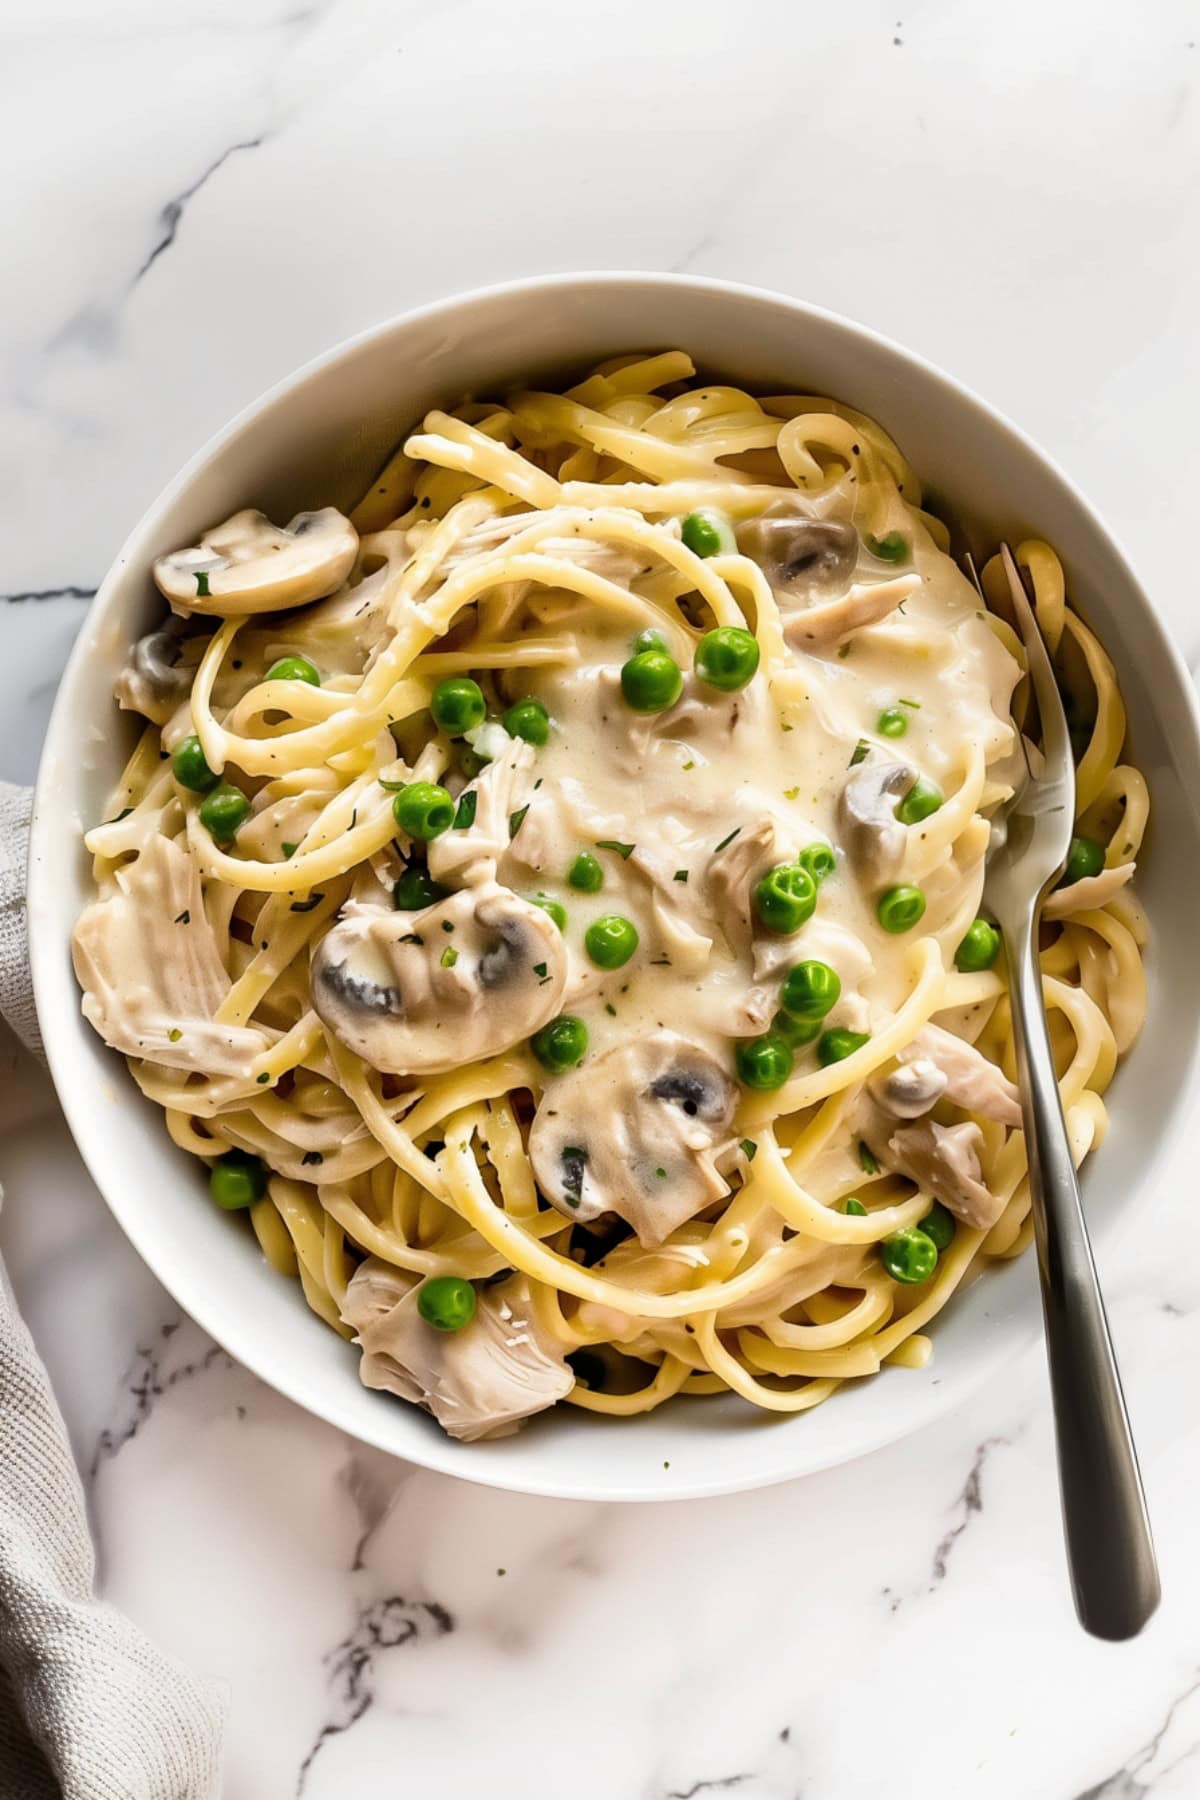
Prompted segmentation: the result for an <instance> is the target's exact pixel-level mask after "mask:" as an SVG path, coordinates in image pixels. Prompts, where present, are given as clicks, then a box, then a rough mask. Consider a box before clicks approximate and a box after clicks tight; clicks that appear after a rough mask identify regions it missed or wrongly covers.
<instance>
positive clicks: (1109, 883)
mask: <svg viewBox="0 0 1200 1800" xmlns="http://www.w3.org/2000/svg"><path fill="white" fill-rule="evenodd" d="M1135 866H1136V865H1135V864H1134V863H1131V862H1127V863H1117V864H1116V865H1115V866H1114V867H1113V868H1111V869H1101V871H1100V873H1099V874H1098V875H1084V876H1082V877H1081V878H1080V879H1079V880H1078V881H1073V882H1071V883H1070V885H1069V886H1068V887H1062V888H1056V889H1055V891H1054V892H1053V893H1052V894H1051V895H1050V897H1049V899H1048V900H1047V901H1046V904H1045V905H1044V906H1043V908H1042V917H1043V918H1044V919H1065V918H1067V917H1068V916H1069V915H1070V914H1071V913H1077V912H1086V911H1087V910H1088V909H1089V908H1090V907H1096V906H1107V904H1108V902H1109V901H1110V900H1112V899H1113V898H1114V897H1115V896H1116V895H1117V894H1119V893H1120V891H1121V889H1122V888H1123V887H1124V886H1125V883H1126V882H1127V881H1129V880H1130V879H1131V877H1132V875H1133V871H1134V868H1135Z"/></svg>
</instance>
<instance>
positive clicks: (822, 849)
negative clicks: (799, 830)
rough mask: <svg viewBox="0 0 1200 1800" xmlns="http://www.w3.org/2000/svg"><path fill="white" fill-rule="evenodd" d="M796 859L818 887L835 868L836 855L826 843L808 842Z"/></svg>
mask: <svg viewBox="0 0 1200 1800" xmlns="http://www.w3.org/2000/svg"><path fill="white" fill-rule="evenodd" d="M796 861H797V862H798V863H799V864H800V867H801V868H802V869H807V870H808V872H809V874H810V875H811V876H812V878H813V880H814V881H815V882H816V883H817V885H818V887H819V886H820V884H821V883H822V882H823V881H828V879H829V877H830V876H831V875H832V874H833V871H834V870H835V869H836V868H837V857H836V856H835V855H834V854H833V851H832V850H831V849H830V848H829V845H828V844H809V845H808V846H807V848H805V849H803V850H802V851H801V852H800V854H799V856H798V857H797V858H796Z"/></svg>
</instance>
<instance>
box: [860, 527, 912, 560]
mask: <svg viewBox="0 0 1200 1800" xmlns="http://www.w3.org/2000/svg"><path fill="white" fill-rule="evenodd" d="M863 543H864V544H865V545H866V546H867V549H868V550H869V551H870V552H871V555H872V556H877V557H878V558H879V560H880V562H889V563H902V562H907V561H908V554H909V552H908V539H907V538H906V537H905V536H904V535H903V534H902V533H901V532H899V531H889V532H886V533H885V534H884V536H883V537H880V538H877V537H872V536H871V533H870V532H869V531H868V532H866V533H865V534H864V536H863Z"/></svg>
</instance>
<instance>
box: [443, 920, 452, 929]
mask: <svg viewBox="0 0 1200 1800" xmlns="http://www.w3.org/2000/svg"><path fill="white" fill-rule="evenodd" d="M442 930H443V931H453V930H454V925H453V923H452V922H451V920H449V919H443V920H442Z"/></svg>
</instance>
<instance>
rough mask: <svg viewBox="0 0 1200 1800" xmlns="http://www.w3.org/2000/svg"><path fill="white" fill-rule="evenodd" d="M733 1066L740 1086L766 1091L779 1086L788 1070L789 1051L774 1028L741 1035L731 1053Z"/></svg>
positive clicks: (790, 1063) (789, 1072)
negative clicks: (747, 1036)
mask: <svg viewBox="0 0 1200 1800" xmlns="http://www.w3.org/2000/svg"><path fill="white" fill-rule="evenodd" d="M733 1066H734V1069H735V1070H736V1072H737V1078H738V1080H739V1081H740V1082H741V1084H742V1086H743V1087H748V1088H756V1089H757V1090H758V1091H759V1092H760V1093H770V1092H771V1091H772V1090H773V1089H774V1088H780V1087H782V1086H783V1084H784V1082H785V1081H786V1080H787V1078H788V1076H789V1075H790V1074H791V1072H792V1052H791V1049H790V1048H789V1046H788V1045H787V1043H786V1042H785V1041H784V1039H783V1037H782V1036H781V1035H780V1033H779V1032H777V1031H764V1032H763V1035H762V1036H761V1037H756V1038H743V1039H742V1041H741V1042H740V1043H739V1044H738V1046H737V1048H736V1050H735V1051H734V1053H733Z"/></svg>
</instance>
